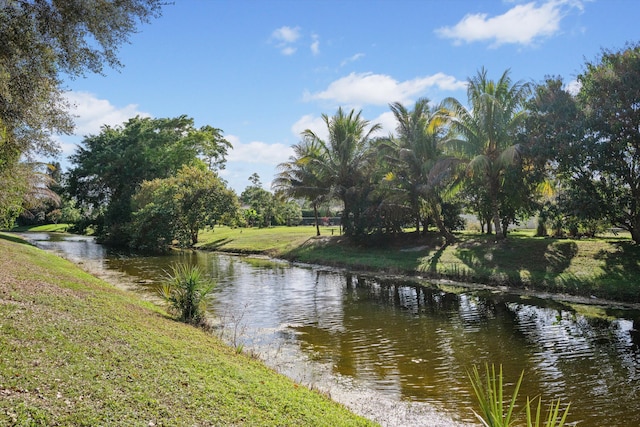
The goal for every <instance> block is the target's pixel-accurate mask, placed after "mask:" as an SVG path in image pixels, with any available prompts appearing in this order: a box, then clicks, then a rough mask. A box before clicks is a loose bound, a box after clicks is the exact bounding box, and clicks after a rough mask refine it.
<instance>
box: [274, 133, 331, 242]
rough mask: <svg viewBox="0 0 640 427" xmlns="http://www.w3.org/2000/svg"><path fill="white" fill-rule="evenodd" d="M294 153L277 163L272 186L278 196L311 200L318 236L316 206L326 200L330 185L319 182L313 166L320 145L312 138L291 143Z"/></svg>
mask: <svg viewBox="0 0 640 427" xmlns="http://www.w3.org/2000/svg"><path fill="white" fill-rule="evenodd" d="M292 149H293V152H294V154H293V155H292V156H290V157H289V160H288V161H287V162H283V163H280V164H279V165H278V168H277V169H278V173H277V175H276V178H275V179H274V181H273V183H272V188H273V189H274V190H275V192H276V196H277V197H279V198H287V197H291V198H303V199H305V200H308V201H309V202H310V203H311V206H312V208H313V217H314V219H315V223H316V235H317V236H319V235H320V221H319V220H318V207H319V206H320V204H322V203H323V202H325V201H327V200H328V199H329V192H330V185H329V183H328V182H323V180H322V176H321V175H320V169H319V168H317V167H314V165H315V162H314V161H313V159H314V158H319V157H320V156H321V146H320V144H319V143H318V142H317V141H316V140H314V139H306V140H303V141H302V142H300V143H299V144H294V145H293V146H292Z"/></svg>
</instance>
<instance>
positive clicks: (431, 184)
mask: <svg viewBox="0 0 640 427" xmlns="http://www.w3.org/2000/svg"><path fill="white" fill-rule="evenodd" d="M390 108H391V111H392V112H393V115H394V116H395V118H396V121H397V123H398V125H397V128H396V132H397V136H396V137H393V138H389V139H388V140H386V141H385V143H383V144H382V147H383V149H384V151H385V152H386V153H387V154H386V160H387V162H388V163H389V165H390V166H391V174H390V175H388V179H390V180H393V181H394V182H395V183H397V184H396V186H397V188H398V189H399V190H400V191H401V192H402V193H403V194H404V195H405V197H406V199H407V200H408V202H409V204H410V206H411V209H412V211H413V214H414V217H415V221H416V232H417V233H420V224H421V223H423V222H425V221H424V220H425V218H422V217H421V210H422V209H421V208H422V201H423V200H424V201H425V202H426V206H427V208H428V212H429V216H430V217H431V218H433V220H434V221H435V223H436V225H437V226H438V229H439V230H440V232H441V233H442V235H443V236H444V237H445V238H446V240H447V242H452V241H453V240H454V238H453V234H451V232H450V231H449V230H448V229H447V228H446V227H445V225H444V221H443V219H442V202H441V197H440V191H439V190H440V189H441V188H442V187H443V183H444V182H446V179H447V178H448V177H449V176H450V175H451V170H452V168H453V167H454V166H455V164H456V163H457V161H456V159H453V158H451V157H446V156H445V155H444V153H443V143H444V135H445V131H444V125H445V117H444V116H443V114H441V111H440V108H430V106H429V100H428V99H426V98H422V99H419V100H418V101H416V103H415V105H414V108H413V110H412V111H409V110H407V108H405V107H404V106H403V105H402V104H400V103H398V102H396V103H393V104H391V105H390ZM425 229H426V223H425Z"/></svg>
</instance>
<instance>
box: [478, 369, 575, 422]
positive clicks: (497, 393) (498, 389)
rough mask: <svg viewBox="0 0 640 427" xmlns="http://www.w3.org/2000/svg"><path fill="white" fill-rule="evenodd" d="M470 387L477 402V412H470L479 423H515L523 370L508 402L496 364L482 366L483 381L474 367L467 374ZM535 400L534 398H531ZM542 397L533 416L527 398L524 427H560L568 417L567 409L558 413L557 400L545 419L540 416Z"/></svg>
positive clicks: (550, 407)
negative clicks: (478, 411) (483, 367)
mask: <svg viewBox="0 0 640 427" xmlns="http://www.w3.org/2000/svg"><path fill="white" fill-rule="evenodd" d="M468 375H469V380H470V381H471V386H472V387H473V391H474V393H475V395H476V397H477V399H478V403H479V405H480V413H477V412H476V411H473V413H474V414H475V416H476V417H477V418H478V420H479V421H480V422H481V423H482V425H483V426H484V427H509V426H514V425H520V424H516V421H517V420H516V419H515V418H514V410H515V408H516V400H517V398H518V392H519V391H520V385H521V384H522V379H523V378H524V371H522V373H521V374H520V378H519V379H518V381H517V382H516V385H515V387H514V390H513V395H512V396H511V399H510V400H508V401H505V399H504V386H503V375H502V365H500V368H499V370H498V371H497V372H496V367H495V365H491V367H489V365H488V364H485V376H484V378H482V376H481V375H480V371H479V370H478V367H477V366H473V368H472V370H471V372H470V373H469V374H468ZM534 400H535V399H534ZM542 406H543V404H542V398H541V397H538V405H537V407H536V410H535V414H534V413H532V401H531V400H530V399H529V397H527V402H526V404H525V407H524V410H525V412H526V424H525V425H526V427H563V426H564V423H565V421H566V418H567V415H568V414H569V406H570V405H567V407H566V408H565V409H564V411H560V399H558V400H554V401H552V402H551V404H550V406H549V410H548V411H547V416H546V419H543V418H541V416H542Z"/></svg>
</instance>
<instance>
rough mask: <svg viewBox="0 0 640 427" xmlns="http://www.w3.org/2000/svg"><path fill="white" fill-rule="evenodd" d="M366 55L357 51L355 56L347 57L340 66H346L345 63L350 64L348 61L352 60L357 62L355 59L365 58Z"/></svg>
mask: <svg viewBox="0 0 640 427" xmlns="http://www.w3.org/2000/svg"><path fill="white" fill-rule="evenodd" d="M364 56H365V55H364V53H356V54H355V55H353V56H351V57H349V58H347V59H344V60H343V61H342V62H341V63H340V66H341V67H344V66H345V65H347V64H348V63H350V62H355V61H357V60H358V59H360V58H364Z"/></svg>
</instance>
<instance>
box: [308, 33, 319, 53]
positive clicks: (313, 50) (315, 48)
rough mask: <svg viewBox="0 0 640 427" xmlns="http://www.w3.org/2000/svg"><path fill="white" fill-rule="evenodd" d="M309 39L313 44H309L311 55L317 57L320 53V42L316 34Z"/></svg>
mask: <svg viewBox="0 0 640 427" xmlns="http://www.w3.org/2000/svg"><path fill="white" fill-rule="evenodd" d="M311 39H312V40H313V42H312V43H311V46H310V48H311V53H313V54H314V55H318V54H319V53H320V40H319V37H318V35H317V34H312V35H311Z"/></svg>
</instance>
